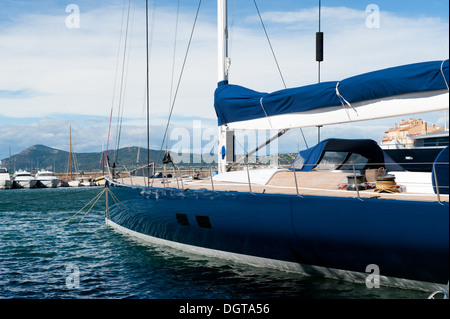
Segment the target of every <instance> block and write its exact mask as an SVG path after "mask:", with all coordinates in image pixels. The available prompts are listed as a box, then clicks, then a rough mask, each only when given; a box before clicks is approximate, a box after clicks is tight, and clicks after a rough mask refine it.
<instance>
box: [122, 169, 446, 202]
mask: <svg viewBox="0 0 450 319" xmlns="http://www.w3.org/2000/svg"><path fill="white" fill-rule="evenodd" d="M348 175H349V173H335V172H332V173H330V172H296V173H295V176H294V173H293V172H287V171H280V172H277V173H275V174H274V176H273V177H272V178H271V179H270V181H269V182H268V183H267V184H266V185H259V184H253V183H248V182H247V183H242V182H222V181H212V180H211V178H203V179H199V180H194V179H183V180H181V178H178V179H176V178H169V179H166V180H165V181H164V180H163V179H162V178H155V179H153V180H152V179H150V182H153V186H155V187H169V188H183V189H207V190H215V191H237V192H252V193H272V194H291V195H299V196H301V195H313V196H334V197H336V196H338V197H358V196H359V198H362V199H363V198H384V199H399V200H420V201H431V202H437V201H440V202H448V201H449V195H442V194H441V195H439V196H438V195H436V194H420V193H409V192H400V193H385V192H383V193H377V192H374V189H367V190H363V191H359V192H356V191H347V190H346V188H345V184H343V182H344V181H345V180H346V177H347V176H348ZM296 179H297V187H296ZM117 182H119V183H123V184H129V185H136V186H146V183H147V178H146V177H140V176H136V177H127V178H120V179H118V180H117ZM339 186H344V187H341V189H340V188H339Z"/></svg>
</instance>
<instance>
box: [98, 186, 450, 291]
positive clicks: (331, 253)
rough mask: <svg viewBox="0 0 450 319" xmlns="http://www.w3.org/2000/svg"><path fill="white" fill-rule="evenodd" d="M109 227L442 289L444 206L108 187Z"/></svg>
mask: <svg viewBox="0 0 450 319" xmlns="http://www.w3.org/2000/svg"><path fill="white" fill-rule="evenodd" d="M108 186H109V187H110V189H111V190H112V192H113V194H114V195H115V196H117V198H118V199H119V200H120V202H121V204H115V205H112V206H111V207H110V208H109V216H107V218H109V219H110V220H111V221H112V222H113V223H115V224H117V225H119V226H121V227H124V228H126V229H129V230H132V231H134V232H137V233H139V234H143V235H148V236H152V237H156V238H159V239H163V240H167V241H171V242H176V243H181V244H185V245H191V246H196V247H201V248H207V249H213V250H218V251H224V252H229V253H234V254H240V255H248V256H255V257H261V258H267V259H272V260H279V261H285V262H292V263H298V264H301V265H303V266H305V267H306V268H305V269H307V268H308V267H324V268H330V269H338V270H345V271H350V272H358V273H364V272H365V271H366V267H367V266H368V265H370V264H375V265H377V266H378V267H379V271H380V275H382V276H387V277H395V278H401V279H408V280H413V281H421V282H428V283H436V284H442V285H445V284H447V282H448V279H449V207H448V203H437V202H424V201H401V200H384V199H376V198H373V199H364V200H360V199H357V198H345V197H322V196H303V197H299V196H294V195H280V194H260V193H258V194H254V193H242V192H223V191H221V192H217V191H216V192H214V191H208V190H180V189H165V188H148V187H137V186H133V187H132V186H129V185H128V186H125V185H120V184H115V183H110V184H109V185H108Z"/></svg>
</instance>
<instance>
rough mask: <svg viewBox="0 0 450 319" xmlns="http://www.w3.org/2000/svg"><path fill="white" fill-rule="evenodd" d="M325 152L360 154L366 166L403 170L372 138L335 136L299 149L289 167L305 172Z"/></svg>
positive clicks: (310, 168) (314, 165)
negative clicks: (365, 161) (339, 137)
mask: <svg viewBox="0 0 450 319" xmlns="http://www.w3.org/2000/svg"><path fill="white" fill-rule="evenodd" d="M325 152H347V153H350V154H358V155H361V156H363V157H365V158H366V159H367V160H368V161H367V163H366V168H378V167H384V168H386V169H387V170H388V171H404V169H403V168H402V167H401V166H400V165H398V164H397V163H395V162H394V160H393V159H392V158H391V157H390V156H389V155H387V154H386V153H385V152H384V151H383V150H382V149H381V147H380V146H379V145H378V144H377V142H375V141H374V140H370V139H357V140H353V139H337V138H329V139H326V140H323V141H322V142H320V143H318V144H317V145H316V146H313V147H311V148H308V149H306V150H303V151H300V153H299V154H298V155H297V157H296V158H295V159H294V161H293V162H292V164H291V166H290V169H291V170H292V169H295V170H296V171H305V172H307V171H311V170H312V169H314V168H315V167H316V165H317V164H318V163H319V162H320V160H321V159H322V158H323V156H324V154H325ZM348 168H350V167H347V169H348Z"/></svg>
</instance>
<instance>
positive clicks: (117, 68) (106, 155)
mask: <svg viewBox="0 0 450 319" xmlns="http://www.w3.org/2000/svg"><path fill="white" fill-rule="evenodd" d="M125 5H126V0H123V9H122V10H123V11H122V22H121V24H120V36H119V47H118V49H117V60H116V73H115V76H114V87H113V96H112V102H111V114H110V116H109V127H108V139H107V140H106V153H105V159H104V163H103V164H104V165H105V164H107V162H108V149H109V138H110V135H111V123H112V117H113V110H114V100H115V98H116V96H115V94H116V86H117V74H118V70H119V60H120V44H121V43H122V33H123V22H124V20H125V18H124V17H125ZM108 173H110V172H108Z"/></svg>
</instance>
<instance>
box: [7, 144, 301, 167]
mask: <svg viewBox="0 0 450 319" xmlns="http://www.w3.org/2000/svg"><path fill="white" fill-rule="evenodd" d="M138 152H139V161H138V162H137V157H138ZM296 155H297V154H279V160H278V161H279V164H281V165H286V164H290V163H291V162H292V160H293V159H294V158H295V156H296ZM163 156H164V154H161V155H160V154H159V151H157V150H150V162H159V163H162V158H163ZM189 156H190V159H191V160H190V163H193V157H194V155H193V154H189ZM172 157H174V156H173V155H172ZM108 158H109V162H110V164H111V165H112V163H113V161H114V159H115V158H117V163H116V169H117V170H119V171H121V170H125V168H124V167H126V169H127V170H132V169H134V168H136V166H137V165H139V166H144V165H145V164H146V163H147V149H145V148H139V147H136V146H133V147H124V148H121V149H119V150H118V151H117V152H116V151H114V150H109V151H108ZM102 159H103V156H102V153H101V152H97V153H95V152H94V153H73V157H72V161H73V163H72V170H73V172H78V173H81V172H98V171H101V170H102ZM1 162H2V166H3V167H6V168H8V169H9V170H10V172H14V171H16V170H19V169H26V170H28V171H31V172H32V173H36V172H37V171H38V170H39V169H48V170H51V171H53V172H55V173H67V172H69V171H70V165H69V152H67V151H62V150H58V149H56V148H52V147H48V146H45V145H33V146H31V147H29V148H27V149H26V150H23V151H22V152H20V153H19V154H15V155H12V156H11V163H10V159H9V158H4V159H2V160H1ZM188 165H189V164H184V163H180V164H178V166H180V167H187V166H188ZM210 165H214V166H215V165H216V164H215V163H213V164H206V163H204V162H202V163H197V164H191V165H190V166H191V167H201V166H203V167H207V166H210Z"/></svg>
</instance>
